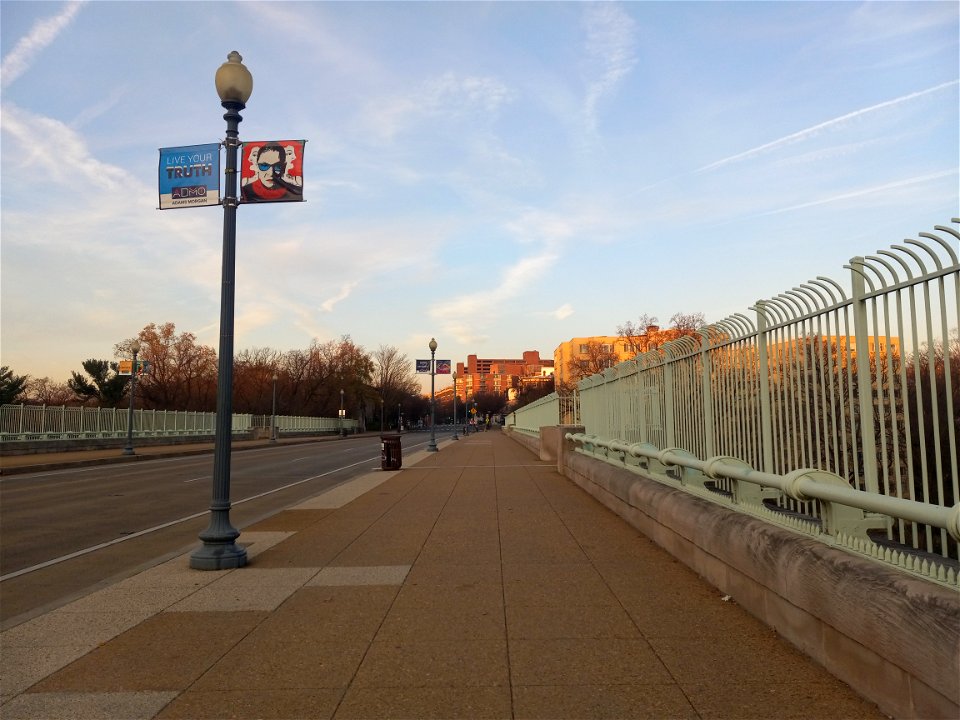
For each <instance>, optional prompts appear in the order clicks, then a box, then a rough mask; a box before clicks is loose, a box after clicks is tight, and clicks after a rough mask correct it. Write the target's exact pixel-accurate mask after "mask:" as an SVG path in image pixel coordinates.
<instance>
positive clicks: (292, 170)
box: [239, 140, 307, 203]
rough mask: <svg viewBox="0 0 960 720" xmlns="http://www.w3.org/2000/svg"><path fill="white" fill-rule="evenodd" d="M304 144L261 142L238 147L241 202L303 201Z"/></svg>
mask: <svg viewBox="0 0 960 720" xmlns="http://www.w3.org/2000/svg"><path fill="white" fill-rule="evenodd" d="M306 142H307V141H306V140H261V141H257V142H245V143H243V144H242V145H241V146H240V168H239V171H240V202H242V203H264V202H297V201H302V200H303V147H304V144H305V143H306Z"/></svg>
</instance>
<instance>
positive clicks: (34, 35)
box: [0, 2, 84, 87]
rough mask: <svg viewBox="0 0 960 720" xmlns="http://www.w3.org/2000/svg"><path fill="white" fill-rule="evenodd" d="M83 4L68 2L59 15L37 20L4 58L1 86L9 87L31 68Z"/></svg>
mask: <svg viewBox="0 0 960 720" xmlns="http://www.w3.org/2000/svg"><path fill="white" fill-rule="evenodd" d="M83 4H84V3H82V2H71V3H67V5H66V7H64V8H63V10H61V11H60V13H59V14H58V15H54V16H53V17H50V18H45V19H43V20H39V21H37V22H36V23H35V24H34V26H33V27H32V28H31V29H30V32H29V33H28V34H27V35H25V36H24V37H22V38H20V40H19V42H17V44H16V45H15V46H14V48H13V50H11V51H10V52H8V53H7V55H6V57H4V58H3V64H2V66H0V86H2V87H7V86H8V85H9V84H10V83H12V82H13V81H14V80H16V79H17V78H18V77H20V76H21V75H23V73H25V72H26V71H27V70H28V69H29V68H30V64H31V63H32V62H33V59H34V58H35V57H36V56H37V55H38V54H39V53H40V52H41V51H43V50H44V48H46V47H47V46H48V45H50V44H51V43H52V42H53V41H54V40H56V39H57V36H58V35H60V33H61V32H63V30H64V29H65V28H66V27H67V26H68V25H70V23H71V22H73V18H74V17H75V16H76V14H77V12H79V10H80V8H81V7H83Z"/></svg>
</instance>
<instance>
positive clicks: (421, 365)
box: [417, 360, 430, 373]
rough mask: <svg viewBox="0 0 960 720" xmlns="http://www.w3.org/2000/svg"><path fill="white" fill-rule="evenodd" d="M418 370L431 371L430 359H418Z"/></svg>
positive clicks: (420, 371) (421, 371)
mask: <svg viewBox="0 0 960 720" xmlns="http://www.w3.org/2000/svg"><path fill="white" fill-rule="evenodd" d="M417 372H418V373H428V372H430V361H429V360H417Z"/></svg>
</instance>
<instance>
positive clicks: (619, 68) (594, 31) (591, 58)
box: [583, 3, 637, 135]
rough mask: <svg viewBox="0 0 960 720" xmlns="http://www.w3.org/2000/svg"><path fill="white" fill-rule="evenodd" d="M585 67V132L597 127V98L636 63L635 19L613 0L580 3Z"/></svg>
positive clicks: (605, 92)
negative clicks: (584, 39)
mask: <svg viewBox="0 0 960 720" xmlns="http://www.w3.org/2000/svg"><path fill="white" fill-rule="evenodd" d="M584 24H585V26H586V31H587V39H586V48H585V50H586V54H587V60H586V71H587V73H588V75H589V80H588V84H587V92H586V98H585V99H584V107H583V115H584V122H585V124H586V129H587V131H588V133H590V134H591V135H592V134H595V133H596V130H597V113H598V108H599V105H600V102H601V100H603V99H604V98H605V97H607V96H609V95H611V94H612V93H613V92H614V91H615V90H616V89H617V86H618V85H619V84H620V83H621V82H622V81H623V79H624V78H625V77H626V76H627V75H628V74H629V73H630V71H631V70H632V69H633V68H634V66H635V65H636V64H637V55H636V39H635V38H634V29H635V23H634V21H633V19H632V18H631V17H630V16H629V15H627V14H626V13H625V12H624V11H623V10H621V9H620V8H619V7H618V6H617V5H615V4H613V3H588V4H586V5H585V6H584Z"/></svg>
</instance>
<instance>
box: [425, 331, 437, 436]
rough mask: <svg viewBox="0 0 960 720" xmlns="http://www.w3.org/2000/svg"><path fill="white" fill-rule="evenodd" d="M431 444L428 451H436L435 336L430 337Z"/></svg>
mask: <svg viewBox="0 0 960 720" xmlns="http://www.w3.org/2000/svg"><path fill="white" fill-rule="evenodd" d="M428 347H429V348H430V444H429V445H427V452H436V451H437V449H438V448H437V435H436V428H435V427H434V426H435V424H436V423H435V415H436V413H435V411H434V410H435V405H436V401H435V399H434V396H433V379H434V376H435V375H436V372H435V371H436V365H435V361H434V359H433V356H434V355H435V354H436V352H437V341H436V340H434V339H433V338H430V345H429V346H428Z"/></svg>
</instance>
